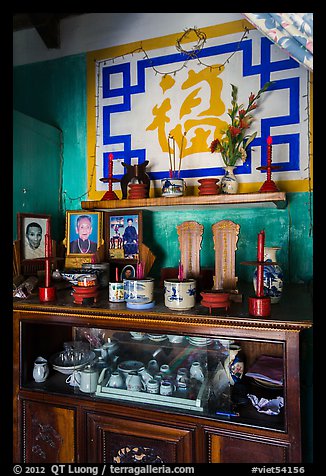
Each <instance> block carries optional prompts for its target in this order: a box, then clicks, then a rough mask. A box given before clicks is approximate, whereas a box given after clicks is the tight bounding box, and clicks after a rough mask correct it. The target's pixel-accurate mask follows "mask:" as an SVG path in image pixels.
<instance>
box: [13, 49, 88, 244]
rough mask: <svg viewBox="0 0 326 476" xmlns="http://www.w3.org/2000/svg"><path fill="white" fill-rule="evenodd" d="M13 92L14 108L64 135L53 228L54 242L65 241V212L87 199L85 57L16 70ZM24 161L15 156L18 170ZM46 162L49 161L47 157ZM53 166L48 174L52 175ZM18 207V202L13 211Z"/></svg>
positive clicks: (80, 56) (71, 57)
mask: <svg viewBox="0 0 326 476" xmlns="http://www.w3.org/2000/svg"><path fill="white" fill-rule="evenodd" d="M13 92H14V94H13V107H14V109H16V110H17V111H20V112H22V113H24V114H26V115H28V116H31V117H33V118H35V119H38V120H39V121H42V122H44V123H47V124H49V125H52V126H54V127H56V128H57V129H59V130H60V131H61V132H62V151H61V162H62V163H61V164H60V170H61V175H62V177H61V179H62V192H63V196H62V204H63V205H62V207H61V211H60V212H59V216H58V220H57V228H56V229H53V237H54V239H57V240H62V239H63V238H64V226H65V213H64V212H65V209H67V210H78V209H80V202H81V200H85V199H86V198H87V196H86V195H85V192H86V189H87V169H86V145H87V132H86V131H87V129H86V55H85V54H82V55H74V56H68V57H65V58H62V59H59V60H52V61H45V62H40V63H33V64H28V65H24V66H17V67H15V68H14V73H13ZM21 160H22V157H21V156H16V155H15V156H14V162H15V163H16V164H17V167H18V166H19V162H20V161H21ZM43 160H45V161H46V160H47V159H46V157H44V158H43ZM50 165H51V164H48V174H52V173H53V169H52V168H51V167H50ZM79 197H81V198H79ZM14 204H16V197H15V196H14ZM18 207H19V203H18V204H17V206H16V207H14V208H18ZM17 211H19V212H23V210H19V209H18V210H17ZM15 221H16V218H15V217H14V222H15Z"/></svg>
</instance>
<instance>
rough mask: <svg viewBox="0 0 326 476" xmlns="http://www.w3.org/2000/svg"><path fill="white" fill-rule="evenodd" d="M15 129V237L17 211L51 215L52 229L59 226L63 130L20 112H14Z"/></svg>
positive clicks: (14, 233)
mask: <svg viewBox="0 0 326 476" xmlns="http://www.w3.org/2000/svg"><path fill="white" fill-rule="evenodd" d="M13 131H14V143H13V153H14V164H13V179H14V180H13V213H14V220H13V238H14V239H16V238H17V223H16V216H17V213H18V212H20V213H39V214H46V215H51V222H52V228H53V229H55V230H56V229H57V228H58V224H59V223H58V220H59V217H60V202H61V196H60V195H61V182H60V150H61V132H60V130H59V129H57V128H56V127H53V126H50V125H48V124H45V123H44V122H41V121H38V120H37V119H34V118H32V117H30V116H26V115H25V114H22V113H20V112H17V111H14V114H13ZM40 197H42V199H40Z"/></svg>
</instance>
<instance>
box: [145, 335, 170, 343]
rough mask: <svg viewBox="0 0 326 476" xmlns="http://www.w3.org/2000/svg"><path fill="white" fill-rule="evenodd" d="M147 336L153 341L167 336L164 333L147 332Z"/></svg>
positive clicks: (159, 340)
mask: <svg viewBox="0 0 326 476" xmlns="http://www.w3.org/2000/svg"><path fill="white" fill-rule="evenodd" d="M147 337H148V338H149V339H150V340H152V341H154V342H161V341H162V340H165V339H166V338H167V335H166V334H164V335H163V334H147Z"/></svg>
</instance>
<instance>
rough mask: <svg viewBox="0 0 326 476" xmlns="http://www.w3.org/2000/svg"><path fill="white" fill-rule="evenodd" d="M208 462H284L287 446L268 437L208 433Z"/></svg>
mask: <svg viewBox="0 0 326 476" xmlns="http://www.w3.org/2000/svg"><path fill="white" fill-rule="evenodd" d="M208 439H209V463H275V461H278V462H279V463H286V462H288V461H289V446H288V445H286V444H285V443H280V442H274V441H272V440H270V439H269V440H268V439H258V438H257V439H254V438H248V435H246V436H245V437H243V438H242V437H238V436H220V435H217V434H211V433H209V435H208Z"/></svg>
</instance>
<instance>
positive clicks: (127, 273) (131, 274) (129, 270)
mask: <svg viewBox="0 0 326 476" xmlns="http://www.w3.org/2000/svg"><path fill="white" fill-rule="evenodd" d="M136 277H137V276H136V266H133V265H132V264H126V266H124V267H123V268H122V270H121V273H120V276H119V278H120V281H123V280H124V279H132V278H136Z"/></svg>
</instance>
